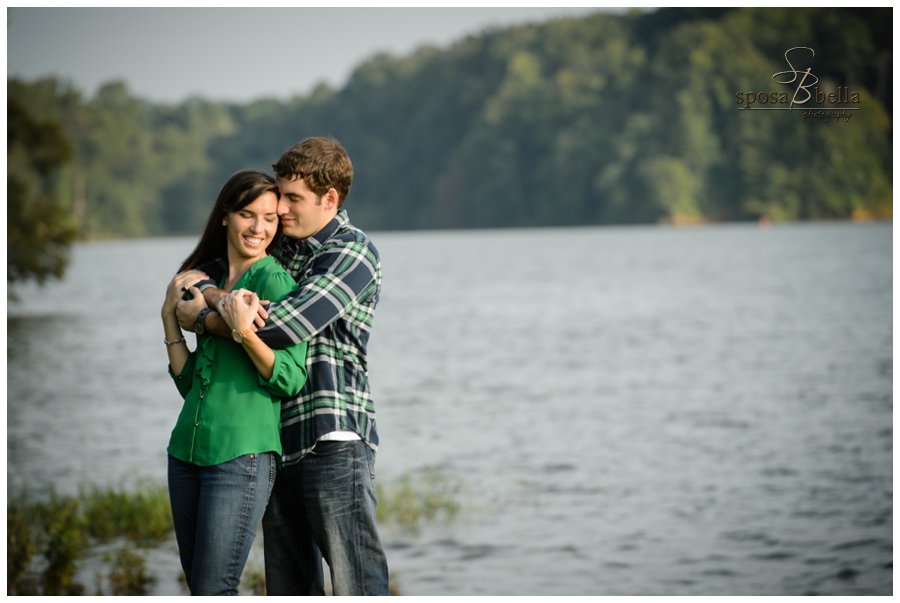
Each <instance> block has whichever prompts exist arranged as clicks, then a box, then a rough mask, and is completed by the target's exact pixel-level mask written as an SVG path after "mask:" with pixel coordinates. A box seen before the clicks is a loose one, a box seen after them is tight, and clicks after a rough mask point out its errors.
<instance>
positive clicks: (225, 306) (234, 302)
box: [218, 289, 259, 332]
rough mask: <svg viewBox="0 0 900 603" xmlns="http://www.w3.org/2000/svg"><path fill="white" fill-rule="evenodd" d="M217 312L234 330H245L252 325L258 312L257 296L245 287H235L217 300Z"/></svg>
mask: <svg viewBox="0 0 900 603" xmlns="http://www.w3.org/2000/svg"><path fill="white" fill-rule="evenodd" d="M218 310H219V314H221V315H222V318H223V319H225V322H226V323H227V324H228V326H229V327H231V328H232V329H233V330H235V331H241V332H243V331H246V330H247V329H249V328H251V327H252V326H253V321H254V319H255V318H256V316H257V314H258V312H259V297H257V295H256V293H253V292H252V291H248V290H247V289H235V290H234V291H232V292H231V293H229V294H228V295H227V296H226V297H225V298H224V299H223V300H222V301H221V302H219V307H218Z"/></svg>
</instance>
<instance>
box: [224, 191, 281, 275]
mask: <svg viewBox="0 0 900 603" xmlns="http://www.w3.org/2000/svg"><path fill="white" fill-rule="evenodd" d="M277 210H278V196H277V195H275V193H272V192H265V193H263V194H262V195H260V196H259V197H257V198H256V199H254V200H253V201H252V202H250V203H249V204H247V205H245V206H244V207H242V208H241V209H239V210H237V211H234V212H228V214H227V215H226V216H225V218H223V224H224V225H225V226H226V227H227V230H228V255H229V258H231V257H235V258H245V259H260V258H262V257H264V256H265V255H266V248H267V247H268V246H269V243H271V242H272V238H273V237H274V236H275V233H276V232H277V231H278V214H277V213H276V212H277Z"/></svg>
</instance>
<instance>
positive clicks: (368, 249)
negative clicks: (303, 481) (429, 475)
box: [207, 210, 381, 465]
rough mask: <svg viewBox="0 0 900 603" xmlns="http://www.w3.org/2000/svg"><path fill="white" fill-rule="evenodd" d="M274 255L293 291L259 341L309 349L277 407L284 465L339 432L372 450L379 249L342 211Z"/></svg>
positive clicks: (286, 241) (272, 313)
mask: <svg viewBox="0 0 900 603" xmlns="http://www.w3.org/2000/svg"><path fill="white" fill-rule="evenodd" d="M272 256H273V257H274V258H275V260H276V261H277V262H278V263H279V264H281V265H282V266H284V268H285V269H286V270H287V271H288V272H289V273H290V274H291V276H293V277H294V280H295V281H296V282H297V285H298V287H297V289H295V290H294V291H292V292H291V293H289V294H288V296H287V297H286V298H285V299H283V300H281V301H279V302H277V303H273V304H270V305H269V307H268V312H269V319H268V320H267V321H266V326H265V327H263V328H262V329H260V330H259V331H258V333H257V334H258V335H259V336H260V338H261V339H262V340H263V341H264V342H266V343H267V344H268V345H269V347H271V348H282V347H285V346H287V345H290V344H293V343H298V342H300V341H306V342H308V351H307V356H306V368H307V371H308V372H309V378H308V379H307V381H306V385H304V386H303V389H302V390H301V391H300V395H299V396H297V397H296V398H294V399H286V400H283V401H282V404H281V442H282V447H283V449H284V453H283V461H284V464H285V465H290V464H292V463H295V462H297V461H299V460H300V459H302V458H303V457H304V456H305V455H306V454H307V453H308V452H309V451H310V450H312V448H313V446H315V444H316V440H318V439H319V438H320V437H322V436H323V435H326V434H328V433H331V432H333V431H338V430H348V431H353V432H356V433H357V434H359V436H360V437H361V438H362V439H363V440H364V441H365V442H366V443H367V444H368V445H369V446H371V447H372V448H377V447H378V433H377V432H376V430H375V406H374V404H373V402H372V398H371V396H370V394H369V381H368V377H367V372H368V360H367V357H366V344H367V343H368V341H369V333H370V331H371V330H372V318H373V317H374V315H375V305H376V304H377V303H378V295H379V293H380V291H381V260H380V258H379V256H378V250H376V249H375V246H374V245H372V242H371V241H369V239H368V237H366V235H365V233H363V232H362V231H361V230H359V229H358V228H356V227H355V226H353V225H352V224H350V222H349V220H348V218H347V212H346V211H344V210H341V211H339V212H338V214H337V216H336V217H335V218H334V219H333V220H331V222H329V223H328V224H327V225H326V226H325V228H323V229H322V230H320V231H319V232H317V233H316V234H314V235H312V236H311V237H309V238H307V239H303V240H297V239H292V238H290V237H284V238H283V239H282V241H281V244H280V245H279V246H278V248H277V249H275V251H274V252H273V253H272ZM207 273H208V274H209V271H208V270H207ZM210 276H213V275H212V274H210Z"/></svg>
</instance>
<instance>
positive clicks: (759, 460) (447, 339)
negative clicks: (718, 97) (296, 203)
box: [7, 223, 893, 595]
mask: <svg viewBox="0 0 900 603" xmlns="http://www.w3.org/2000/svg"><path fill="white" fill-rule="evenodd" d="M370 235H371V236H372V239H373V240H374V242H375V244H376V246H377V247H378V248H379V250H380V251H381V254H382V261H383V265H384V284H383V295H382V299H381V302H380V304H379V307H378V310H377V313H376V318H375V326H374V332H373V335H372V339H371V342H370V367H369V368H370V378H371V384H372V391H373V395H374V397H375V400H376V408H377V412H378V426H379V432H380V436H381V443H382V445H381V448H380V450H379V453H378V463H377V472H378V478H379V480H381V481H384V482H386V483H391V482H393V481H394V480H398V479H399V478H401V477H402V476H406V475H416V474H417V473H418V472H423V471H430V472H432V473H434V472H437V473H439V474H440V475H444V476H446V477H447V478H448V479H450V480H452V481H453V483H456V484H458V485H459V493H458V495H457V496H458V502H459V503H460V505H461V511H460V512H459V514H458V515H457V516H456V518H455V519H454V520H453V521H452V522H450V523H448V524H444V523H432V524H427V525H425V526H424V528H423V529H421V530H420V531H419V532H418V533H411V532H408V531H403V530H401V529H399V528H396V527H391V526H385V528H384V531H383V538H384V540H385V544H386V547H387V554H388V561H389V564H390V566H391V571H392V572H393V573H394V574H395V577H396V580H397V582H398V584H399V587H400V590H401V592H402V593H403V594H407V595H475V594H486V595H503V594H517V595H526V594H528V595H805V594H822V595H862V594H870V595H875V594H877V595H890V594H892V592H893V467H892V460H893V456H892V451H893V311H892V288H893V275H892V235H893V228H892V225H891V224H885V223H876V224H850V223H828V224H795V225H776V226H775V227H773V228H772V229H770V230H761V229H759V228H757V227H756V226H755V225H752V226H751V225H723V226H712V227H698V228H684V229H676V228H657V227H627V228H626V227H623V228H573V229H525V230H481V231H446V232H445V231H439V232H409V233H393V232H392V233H370ZM194 242H195V240H194V239H193V238H169V239H149V240H135V241H117V242H102V243H91V244H80V245H77V246H76V247H75V249H74V253H73V262H72V266H71V269H70V271H69V274H68V275H67V277H66V279H65V281H63V282H58V283H52V284H50V285H48V286H47V287H45V288H44V289H39V288H37V287H32V286H27V287H24V286H19V287H16V288H15V289H14V291H16V292H17V293H18V294H19V295H20V296H21V298H22V303H21V304H14V303H10V304H9V307H8V317H7V370H8V384H7V479H8V489H9V492H10V493H13V492H15V491H17V490H18V489H20V488H21V487H23V486H25V485H27V487H28V489H29V491H30V492H32V493H36V494H40V493H45V492H47V491H48V490H49V488H51V487H53V488H55V489H56V490H57V491H59V492H64V493H68V492H72V493H74V492H76V491H77V487H78V485H79V484H80V483H85V482H87V483H92V484H101V485H107V484H120V483H125V484H128V483H133V482H134V480H135V476H138V477H143V478H149V479H154V480H159V481H164V479H165V466H166V463H165V447H166V443H167V441H168V436H169V432H170V430H171V428H172V425H173V423H174V421H175V418H176V416H177V414H178V411H179V408H180V399H179V397H178V395H177V393H176V391H175V388H174V386H173V384H172V383H171V380H170V379H169V377H168V375H167V374H166V368H165V367H166V359H165V349H164V346H163V344H162V339H163V331H162V328H161V325H160V320H159V307H160V305H161V303H162V299H163V293H164V289H165V286H166V283H167V282H168V280H169V279H170V278H171V275H172V273H173V272H174V270H175V269H176V268H177V266H178V264H179V263H180V261H181V260H182V259H183V258H184V256H186V255H187V253H188V252H189V251H190V249H191V248H192V246H193V244H194ZM191 343H192V342H191ZM163 557H165V559H163ZM170 557H171V559H170ZM153 560H156V561H153ZM151 562H152V563H154V568H153V569H155V570H156V571H157V573H158V574H159V573H166V572H168V573H172V572H175V571H177V568H178V565H177V558H175V552H174V550H171V551H168V550H167V551H164V552H157V553H156V554H155V555H154V556H153V557H151ZM166 579H168V578H166Z"/></svg>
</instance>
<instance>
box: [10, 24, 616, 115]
mask: <svg viewBox="0 0 900 603" xmlns="http://www.w3.org/2000/svg"><path fill="white" fill-rule="evenodd" d="M598 10H600V9H598V8H591V7H571V8H564V7H559V8H528V7H522V8H8V9H7V77H20V78H22V79H25V80H27V81H32V80H34V79H37V78H39V77H44V76H49V75H53V76H56V77H57V78H60V79H63V80H68V81H71V82H72V83H73V84H74V85H75V87H76V88H77V89H79V90H81V91H82V92H83V93H84V94H86V95H88V96H92V95H93V94H94V93H95V92H96V90H97V88H98V87H99V86H100V85H101V84H103V83H105V82H109V81H111V80H123V81H124V82H125V83H126V85H127V87H128V90H129V91H130V92H131V94H132V95H134V96H137V97H140V98H143V99H145V100H148V101H153V102H163V103H179V102H181V101H183V100H185V99H187V98H189V97H191V96H202V97H204V98H206V99H209V100H215V101H234V102H247V101H250V100H256V99H259V98H263V97H275V98H278V99H279V100H286V99H288V98H290V97H292V96H295V95H306V94H308V93H309V92H311V91H312V90H313V89H314V88H315V87H316V86H317V85H318V84H319V83H322V82H326V83H328V84H329V85H330V86H331V87H333V88H340V87H342V86H343V85H344V84H345V83H346V82H347V80H348V78H349V77H350V75H351V73H352V72H353V70H354V69H355V68H356V67H357V66H358V65H359V64H360V63H362V62H363V61H365V60H366V59H367V58H369V57H371V56H373V55H374V54H377V53H379V52H388V53H391V54H393V55H396V56H402V55H406V54H409V53H411V52H413V51H414V50H415V49H416V48H418V47H420V46H422V45H426V44H427V45H432V46H437V47H440V48H446V47H447V46H449V45H451V44H452V43H453V42H455V41H457V40H460V39H463V38H465V37H466V36H468V35H473V34H478V33H479V32H481V31H483V30H485V29H486V28H495V27H504V26H509V25H514V24H522V23H538V22H543V21H547V20H550V19H553V18H561V17H579V16H584V15H588V14H592V13H595V12H597V11H598ZM612 10H615V9H612ZM619 10H624V9H619Z"/></svg>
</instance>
